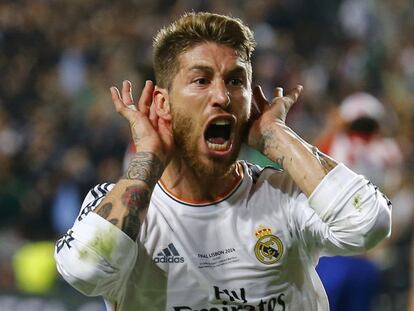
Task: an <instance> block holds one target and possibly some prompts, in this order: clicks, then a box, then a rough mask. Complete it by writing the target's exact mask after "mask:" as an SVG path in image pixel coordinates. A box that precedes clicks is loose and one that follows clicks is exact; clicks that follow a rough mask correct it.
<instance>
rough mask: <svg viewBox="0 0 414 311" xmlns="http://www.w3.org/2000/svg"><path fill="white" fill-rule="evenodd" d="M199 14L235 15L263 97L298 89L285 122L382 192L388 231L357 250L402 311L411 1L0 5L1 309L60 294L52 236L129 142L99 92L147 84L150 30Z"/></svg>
mask: <svg viewBox="0 0 414 311" xmlns="http://www.w3.org/2000/svg"><path fill="white" fill-rule="evenodd" d="M200 10H203V11H211V12H217V13H223V14H231V15H233V16H236V17H240V18H241V19H243V20H244V21H245V22H246V23H247V24H248V25H249V26H250V27H251V28H252V29H253V30H254V33H255V37H256V40H257V42H258V46H257V49H256V52H255V56H254V59H253V72H254V75H253V76H254V84H260V85H261V86H262V87H263V89H264V91H265V93H266V95H267V96H268V98H269V97H272V90H273V88H274V87H275V86H282V87H284V88H285V89H289V88H291V87H292V86H294V85H296V84H298V83H300V84H302V85H304V92H303V93H302V95H301V98H300V100H299V104H298V105H296V106H295V107H294V109H293V111H292V112H291V113H290V116H289V125H290V126H291V127H292V128H293V129H294V130H295V131H297V132H298V133H299V134H300V135H301V136H302V137H303V138H305V139H306V140H307V141H309V142H311V143H313V144H316V145H318V146H319V147H320V148H321V149H322V150H324V151H325V152H328V153H331V154H332V155H333V156H334V157H335V158H339V159H340V160H342V161H344V162H345V163H347V164H348V165H349V166H351V167H353V168H354V169H356V170H357V171H360V170H361V171H360V172H361V173H363V174H364V175H367V176H368V177H369V178H371V179H372V180H373V181H374V182H375V183H376V184H377V185H378V186H379V187H380V188H381V190H383V191H384V192H385V193H386V194H387V196H388V197H390V198H391V200H392V201H393V203H394V210H393V214H394V215H393V217H394V228H393V230H394V232H393V236H392V238H391V239H389V240H388V241H387V242H386V243H383V245H381V246H380V247H379V248H378V249H377V250H375V251H374V252H372V253H370V254H369V255H368V256H367V260H369V261H370V262H371V263H373V264H374V265H375V267H376V268H377V269H378V271H379V278H378V280H379V281H378V282H377V284H378V286H379V287H378V290H376V291H375V295H374V299H373V301H372V303H371V305H372V306H373V309H372V310H384V311H385V310H390V311H394V310H395V311H401V310H406V309H407V305H408V297H409V290H410V267H411V265H410V250H411V249H412V247H411V237H412V233H413V231H412V224H413V210H414V192H413V191H414V190H413V189H414V188H413V184H414V149H413V146H414V144H413V143H414V137H413V135H414V131H413V126H414V99H413V98H414V35H413V34H414V2H413V1H411V0H255V1H248V0H239V1H237V0H231V1H220V0H210V1H207V0H192V1H190V0H153V1H143V0H119V1H109V0H87V1H85V0H13V1H12V0H10V1H1V2H0V73H1V74H0V81H1V83H0V309H1V310H6V311H7V308H6V307H4V305H3V308H2V307H1V306H2V305H1V304H2V302H1V301H2V300H1V297H5V296H4V295H7V297H8V298H7V299H9V300H8V304H9V306H11V305H13V303H17V302H11V300H10V299H11V298H10V297H12V296H10V295H14V294H16V295H22V296H21V297H23V296H24V295H27V296H29V297H37V296H38V295H41V296H42V295H43V296H45V295H46V296H47V295H53V294H56V293H59V290H61V289H62V288H63V289H65V290H66V294H67V293H68V292H69V289H67V288H66V287H65V286H66V285H65V284H64V283H63V282H62V280H61V279H60V278H59V277H57V276H56V271H55V270H54V265H53V259H51V260H49V261H48V258H49V259H50V258H51V257H50V254H51V253H52V252H53V244H54V241H55V240H56V239H57V238H58V237H59V236H61V235H62V234H64V233H65V232H66V230H67V229H68V228H69V227H70V226H71V224H72V223H73V220H74V218H75V217H76V215H77V213H78V211H79V207H80V205H81V203H82V199H83V197H84V196H85V194H86V193H87V191H88V190H89V189H90V188H91V187H92V186H93V185H95V184H96V183H98V182H103V181H109V182H115V181H117V179H118V177H119V176H120V175H121V174H122V167H123V161H124V155H125V151H126V148H127V146H128V143H129V139H130V135H129V128H128V125H127V124H126V122H124V120H123V119H122V118H121V117H120V116H118V115H117V114H116V113H115V111H114V109H113V106H112V103H111V100H110V93H109V87H110V86H111V85H114V84H115V85H118V86H119V85H120V84H121V82H122V80H124V79H129V80H130V81H132V82H133V85H134V86H135V91H136V92H137V94H136V96H135V97H136V98H137V97H138V93H139V90H140V88H141V87H142V86H143V83H144V81H145V80H146V79H153V72H152V65H151V62H152V37H153V35H154V34H155V32H156V31H157V30H158V29H159V28H160V27H161V26H162V25H165V24H167V23H169V22H170V21H172V19H174V18H175V17H177V16H180V15H181V14H183V12H185V11H200ZM361 107H363V109H361ZM354 121H357V122H354ZM246 156H247V157H250V160H252V161H255V158H254V157H255V156H251V155H246ZM341 157H342V158H341ZM360 160H361V161H362V163H361V161H360ZM257 161H258V162H260V159H257ZM51 267H52V268H51ZM2 294H3V296H1V295H2ZM73 295H75V293H73ZM24 297H26V296H24ZM3 302H4V299H3ZM10 308H11V309H10V310H12V309H13V310H17V309H18V308H16V307H10ZM39 308H40V307H39ZM48 308H49V309H48V310H65V309H64V307H62V306H61V307H60V309H59V307H56V306H55V307H53V306H49V307H48ZM54 308H55V309H54ZM56 308H57V309H56ZM93 308H94V305H92V307H90V308H89V309H87V307H84V309H83V310H97V309H96V306H95V309H93ZM30 310H35V309H33V308H32V309H30ZM39 310H46V308H43V309H41V308H40V309H39ZM70 310H75V309H74V308H73V309H70ZM79 310H80V309H79ZM351 311H352V310H351Z"/></svg>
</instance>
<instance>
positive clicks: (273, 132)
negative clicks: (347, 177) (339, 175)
mask: <svg viewBox="0 0 414 311" xmlns="http://www.w3.org/2000/svg"><path fill="white" fill-rule="evenodd" d="M261 149H262V153H263V154H264V155H266V156H267V157H268V158H269V159H271V160H272V161H274V162H276V163H278V164H279V165H280V166H281V167H282V168H283V169H284V170H286V171H287V172H288V173H289V175H290V176H291V177H292V179H293V180H294V181H295V183H296V184H297V185H298V186H299V188H300V189H301V190H302V191H303V192H304V193H305V194H306V196H308V197H309V196H310V195H311V193H312V192H313V190H315V188H316V187H317V186H318V184H319V183H320V182H321V181H322V179H323V178H324V177H325V176H326V174H328V172H329V171H331V170H332V169H333V168H334V167H335V166H336V165H337V162H336V161H334V160H333V159H332V158H330V157H328V156H327V155H325V154H323V153H321V152H320V151H319V150H318V149H317V148H316V147H313V146H312V145H310V144H308V143H307V142H305V141H304V140H303V139H302V138H300V137H299V136H298V135H297V134H296V133H295V132H293V131H292V130H291V129H290V128H289V127H288V126H286V125H284V124H281V123H275V124H274V125H273V126H271V127H269V128H267V129H265V130H264V131H263V134H262V142H261Z"/></svg>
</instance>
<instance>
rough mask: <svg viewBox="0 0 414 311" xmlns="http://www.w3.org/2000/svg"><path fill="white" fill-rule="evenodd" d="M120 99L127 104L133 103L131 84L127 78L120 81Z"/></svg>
mask: <svg viewBox="0 0 414 311" xmlns="http://www.w3.org/2000/svg"><path fill="white" fill-rule="evenodd" d="M122 101H123V102H124V104H125V105H127V106H131V105H133V104H134V100H133V99H132V85H131V82H130V81H128V80H124V81H123V82H122Z"/></svg>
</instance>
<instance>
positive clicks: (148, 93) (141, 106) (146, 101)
mask: <svg viewBox="0 0 414 311" xmlns="http://www.w3.org/2000/svg"><path fill="white" fill-rule="evenodd" d="M153 92H154V83H152V81H151V80H147V81H145V85H144V88H143V90H142V93H141V96H140V98H139V101H138V110H139V111H141V112H142V113H143V114H144V115H146V116H148V114H149V112H150V107H151V103H152V94H153Z"/></svg>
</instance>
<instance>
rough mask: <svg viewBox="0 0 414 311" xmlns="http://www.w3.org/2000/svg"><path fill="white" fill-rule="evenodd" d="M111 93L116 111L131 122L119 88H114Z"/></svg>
mask: <svg viewBox="0 0 414 311" xmlns="http://www.w3.org/2000/svg"><path fill="white" fill-rule="evenodd" d="M110 91H111V96H112V102H113V103H114V106H115V109H116V111H117V112H118V113H119V114H121V115H122V116H124V117H125V118H127V119H128V120H129V115H128V114H127V113H126V106H125V104H124V102H123V101H122V98H121V94H120V93H119V90H118V88H116V87H115V86H112V87H111V88H110Z"/></svg>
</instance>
